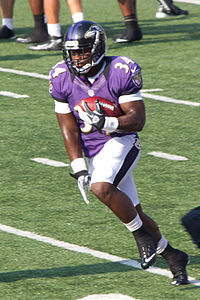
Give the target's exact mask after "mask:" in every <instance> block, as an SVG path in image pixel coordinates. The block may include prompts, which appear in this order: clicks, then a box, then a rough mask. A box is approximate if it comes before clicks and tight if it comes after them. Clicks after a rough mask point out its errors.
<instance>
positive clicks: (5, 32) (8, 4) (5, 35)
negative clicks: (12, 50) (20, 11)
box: [0, 0, 15, 39]
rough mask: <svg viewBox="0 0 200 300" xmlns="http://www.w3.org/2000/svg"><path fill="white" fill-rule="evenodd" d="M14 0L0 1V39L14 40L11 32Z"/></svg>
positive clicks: (13, 34)
mask: <svg viewBox="0 0 200 300" xmlns="http://www.w3.org/2000/svg"><path fill="white" fill-rule="evenodd" d="M14 4H15V0H0V9H1V16H2V27H1V29H0V39H15V33H14V30H13V11H14Z"/></svg>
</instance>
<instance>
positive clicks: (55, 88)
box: [49, 65, 68, 103]
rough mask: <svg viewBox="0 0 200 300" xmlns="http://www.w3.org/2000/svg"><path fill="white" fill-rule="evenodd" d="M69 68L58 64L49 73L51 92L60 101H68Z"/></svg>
mask: <svg viewBox="0 0 200 300" xmlns="http://www.w3.org/2000/svg"><path fill="white" fill-rule="evenodd" d="M66 76H67V69H66V68H65V67H64V66H63V67H62V65H56V66H55V67H53V68H52V69H51V71H50V73H49V94H50V95H51V96H52V97H53V98H54V99H55V100H56V101H58V102H64V103H67V102H68V101H67V90H68V89H67V86H65V84H66V82H67V81H66Z"/></svg>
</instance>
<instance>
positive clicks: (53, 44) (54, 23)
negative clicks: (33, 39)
mask: <svg viewBox="0 0 200 300" xmlns="http://www.w3.org/2000/svg"><path fill="white" fill-rule="evenodd" d="M44 11H45V15H46V19H47V31H48V34H49V37H48V39H47V40H45V41H44V42H43V43H39V44H38V45H33V46H30V47H29V50H34V51H40V50H61V48H62V34H61V26H60V22H59V13H60V1H59V0H44Z"/></svg>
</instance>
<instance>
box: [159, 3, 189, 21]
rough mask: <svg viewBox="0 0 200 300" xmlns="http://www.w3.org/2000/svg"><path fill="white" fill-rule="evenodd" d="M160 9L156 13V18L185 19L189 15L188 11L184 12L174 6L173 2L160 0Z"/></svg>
mask: <svg viewBox="0 0 200 300" xmlns="http://www.w3.org/2000/svg"><path fill="white" fill-rule="evenodd" d="M158 2H159V4H160V5H159V7H158V11H157V12H156V18H167V17H184V16H187V15H188V14H189V13H188V11H187V10H183V9H181V8H179V7H177V6H175V5H174V4H173V0H158Z"/></svg>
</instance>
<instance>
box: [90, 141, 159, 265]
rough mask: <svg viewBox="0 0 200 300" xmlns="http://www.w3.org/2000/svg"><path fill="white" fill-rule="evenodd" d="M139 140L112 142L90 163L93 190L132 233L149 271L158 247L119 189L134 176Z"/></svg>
mask: <svg viewBox="0 0 200 300" xmlns="http://www.w3.org/2000/svg"><path fill="white" fill-rule="evenodd" d="M138 146H139V144H138V140H136V139H135V137H133V136H129V137H126V136H124V137H120V138H113V139H111V140H110V141H108V142H107V143H106V144H105V145H104V148H103V149H102V150H101V151H100V152H99V153H98V154H97V155H96V156H95V157H94V158H93V159H91V160H89V161H88V165H89V171H90V173H91V183H92V184H91V190H92V192H93V193H94V194H95V195H96V197H97V198H98V199H99V200H100V201H102V202H103V203H104V204H105V205H107V206H108V207H109V208H110V209H111V210H112V212H113V213H114V214H115V215H116V216H117V217H118V218H119V219H120V220H121V221H122V222H123V223H124V225H125V226H126V227H127V229H128V230H130V231H131V232H132V233H133V236H134V238H135V240H136V243H137V246H138V250H139V252H140V257H141V266H142V268H144V269H146V268H148V267H149V266H150V265H152V264H153V263H154V262H155V260H156V249H155V247H156V243H155V241H154V240H153V238H152V235H150V234H149V233H148V232H147V230H145V228H144V226H143V224H142V221H141V219H140V217H139V214H138V213H137V211H136V209H135V207H134V204H133V202H132V200H131V199H130V198H129V196H128V194H127V193H126V192H124V191H121V190H120V189H119V188H117V186H118V184H119V182H120V181H121V180H122V179H123V178H124V177H126V176H127V174H128V173H131V171H132V169H133V168H134V167H135V165H136V163H137V160H138V158H139V153H140V151H139V149H138Z"/></svg>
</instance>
